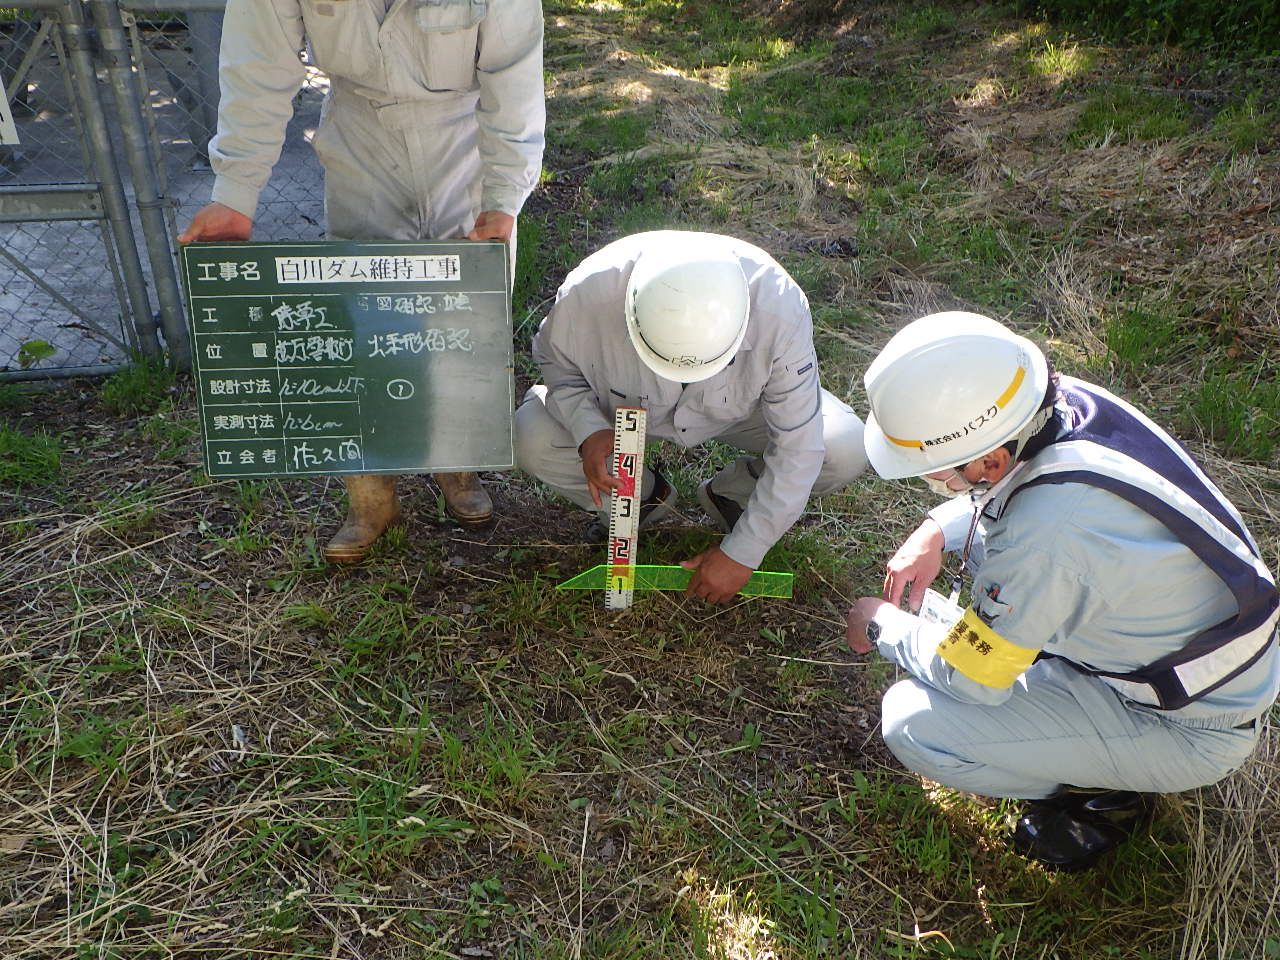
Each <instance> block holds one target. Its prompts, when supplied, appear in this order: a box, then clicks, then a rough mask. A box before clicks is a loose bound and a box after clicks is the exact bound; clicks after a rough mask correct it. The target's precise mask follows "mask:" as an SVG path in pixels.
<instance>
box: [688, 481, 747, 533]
mask: <svg viewBox="0 0 1280 960" xmlns="http://www.w3.org/2000/svg"><path fill="white" fill-rule="evenodd" d="M698 503H700V504H702V509H703V510H705V511H706V514H707V516H708V517H710V518H711V519H712V521H713V522H714V523H715V525H716V526H717V527H719V528H720V529H721V530H723V531H724V532H725V533H728V532H729V531H731V530H732V529H733V525H734V524H735V523H737V522H738V518H739V517H741V516H742V514H743V510H742V507H740V506H738V503H737V501H736V500H730V499H729V498H728V497H722V496H720V494H718V493H716V492H715V491H714V490H712V489H711V481H710V480H703V481H702V483H700V484H698Z"/></svg>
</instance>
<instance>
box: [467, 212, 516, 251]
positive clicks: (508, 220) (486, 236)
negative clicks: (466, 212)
mask: <svg viewBox="0 0 1280 960" xmlns="http://www.w3.org/2000/svg"><path fill="white" fill-rule="evenodd" d="M515 229H516V218H515V217H513V216H512V215H511V214H509V213H502V212H501V211H500V210H485V211H483V212H482V213H481V214H480V216H478V217H476V225H475V226H474V227H472V228H471V232H470V233H468V234H467V239H468V240H501V241H502V242H503V243H510V242H511V234H512V233H513V232H515Z"/></svg>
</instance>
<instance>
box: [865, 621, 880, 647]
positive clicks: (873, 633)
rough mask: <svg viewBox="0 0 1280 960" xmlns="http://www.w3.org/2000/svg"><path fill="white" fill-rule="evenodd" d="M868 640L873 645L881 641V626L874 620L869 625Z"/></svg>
mask: <svg viewBox="0 0 1280 960" xmlns="http://www.w3.org/2000/svg"><path fill="white" fill-rule="evenodd" d="M867 639H868V640H870V641H871V642H872V643H877V642H879V640H880V624H878V623H876V622H875V621H874V620H872V621H871V622H870V623H868V624H867Z"/></svg>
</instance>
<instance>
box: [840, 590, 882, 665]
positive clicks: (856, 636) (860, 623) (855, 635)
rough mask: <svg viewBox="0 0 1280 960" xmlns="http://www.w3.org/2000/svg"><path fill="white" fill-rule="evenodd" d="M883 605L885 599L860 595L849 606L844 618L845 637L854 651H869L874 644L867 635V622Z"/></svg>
mask: <svg viewBox="0 0 1280 960" xmlns="http://www.w3.org/2000/svg"><path fill="white" fill-rule="evenodd" d="M883 606H885V601H883V600H881V599H880V598H879V597H861V598H859V599H858V600H856V601H854V604H853V606H852V607H850V608H849V615H848V616H847V617H846V618H845V622H846V625H847V627H846V630H845V639H846V640H847V641H848V643H849V649H850V650H852V651H853V652H854V653H870V652H871V649H872V647H874V646H875V643H873V642H872V640H871V638H870V637H868V636H867V624H869V623H871V621H872V620H874V619H875V616H876V613H877V612H879V610H880V608H881V607H883Z"/></svg>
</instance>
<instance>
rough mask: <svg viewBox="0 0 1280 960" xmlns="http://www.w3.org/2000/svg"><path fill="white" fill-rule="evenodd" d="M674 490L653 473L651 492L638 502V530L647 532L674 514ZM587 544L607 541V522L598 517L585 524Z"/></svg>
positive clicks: (656, 473)
mask: <svg viewBox="0 0 1280 960" xmlns="http://www.w3.org/2000/svg"><path fill="white" fill-rule="evenodd" d="M675 508H676V488H675V487H673V486H671V484H670V483H668V482H667V478H666V477H664V476H663V475H662V474H660V473H659V472H658V471H657V470H654V471H653V490H652V491H651V492H650V493H649V495H648V496H647V497H645V498H644V499H643V500H642V501H640V529H641V530H647V529H649V528H650V527H652V526H653V525H654V524H655V523H657V522H658V521H659V520H661V519H662V518H663V517H666V516H668V515H670V514H672V513H674V512H675ZM585 537H586V541H587V543H604V542H605V541H606V540H608V539H609V522H608V521H607V520H605V521H601V520H600V519H599V518H598V517H597V518H596V519H595V520H592V521H591V522H590V523H589V524H587V531H586V534H585Z"/></svg>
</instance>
